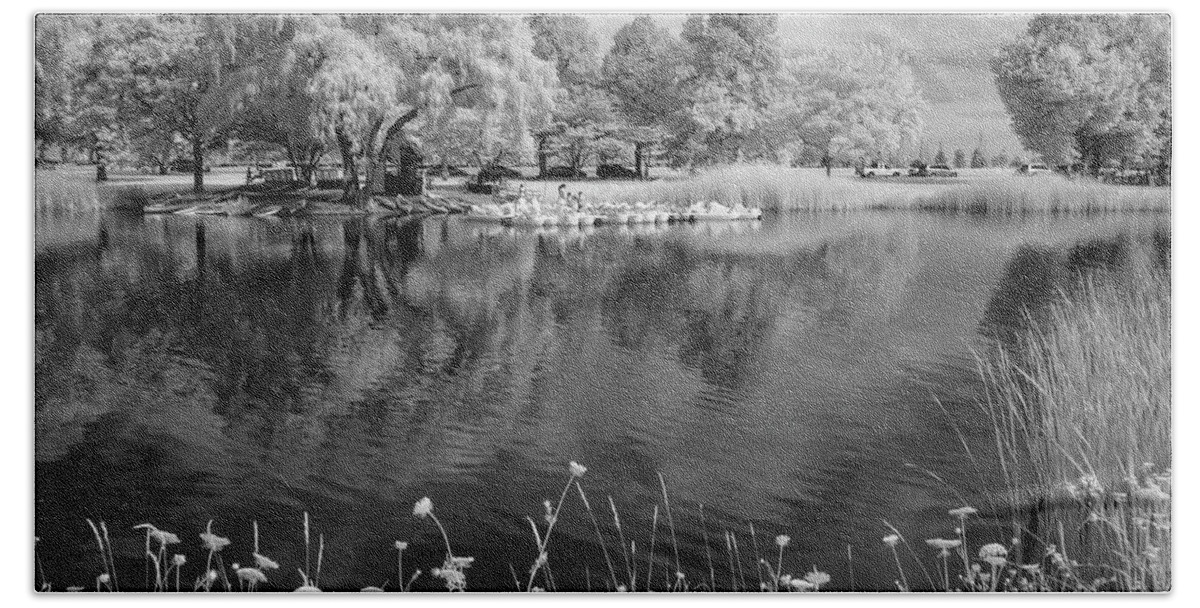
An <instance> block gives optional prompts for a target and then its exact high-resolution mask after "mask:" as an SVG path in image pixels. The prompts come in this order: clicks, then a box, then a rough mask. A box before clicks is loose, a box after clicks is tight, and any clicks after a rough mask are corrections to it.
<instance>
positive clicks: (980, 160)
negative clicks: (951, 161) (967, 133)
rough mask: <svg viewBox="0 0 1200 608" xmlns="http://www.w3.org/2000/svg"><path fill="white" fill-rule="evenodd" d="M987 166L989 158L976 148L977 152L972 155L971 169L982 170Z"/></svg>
mask: <svg viewBox="0 0 1200 608" xmlns="http://www.w3.org/2000/svg"><path fill="white" fill-rule="evenodd" d="M987 166H988V161H987V157H986V156H984V155H983V150H980V149H979V148H975V151H974V152H972V153H971V168H972V169H982V168H984V167H987Z"/></svg>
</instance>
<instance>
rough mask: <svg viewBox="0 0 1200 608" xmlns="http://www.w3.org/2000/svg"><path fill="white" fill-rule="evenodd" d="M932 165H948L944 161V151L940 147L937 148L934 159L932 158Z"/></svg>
mask: <svg viewBox="0 0 1200 608" xmlns="http://www.w3.org/2000/svg"><path fill="white" fill-rule="evenodd" d="M933 164H935V165H948V164H950V162H949V161H948V160H947V159H946V149H945V148H943V147H941V146H940V145H939V146H938V151H937V154H936V155H934V157H933Z"/></svg>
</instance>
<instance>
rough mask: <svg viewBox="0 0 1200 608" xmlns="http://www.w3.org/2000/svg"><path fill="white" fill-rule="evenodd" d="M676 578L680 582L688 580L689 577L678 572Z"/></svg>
mask: <svg viewBox="0 0 1200 608" xmlns="http://www.w3.org/2000/svg"><path fill="white" fill-rule="evenodd" d="M675 578H677V579H679V580H683V579H685V578H687V576H686V575H684V573H682V572H676V573H675Z"/></svg>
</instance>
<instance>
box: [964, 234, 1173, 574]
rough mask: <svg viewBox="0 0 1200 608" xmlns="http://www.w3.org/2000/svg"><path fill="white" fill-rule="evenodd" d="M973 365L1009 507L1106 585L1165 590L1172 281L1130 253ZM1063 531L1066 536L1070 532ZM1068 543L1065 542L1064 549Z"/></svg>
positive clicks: (1027, 527)
mask: <svg viewBox="0 0 1200 608" xmlns="http://www.w3.org/2000/svg"><path fill="white" fill-rule="evenodd" d="M1132 257H1133V259H1132V260H1130V261H1129V262H1127V264H1126V267H1125V268H1123V269H1119V270H1104V271H1097V272H1093V273H1091V274H1088V275H1085V276H1081V277H1080V278H1079V284H1078V286H1077V287H1076V288H1075V289H1074V290H1072V291H1069V292H1063V293H1062V294H1061V295H1060V297H1059V299H1058V301H1057V302H1056V303H1054V304H1053V305H1052V306H1050V309H1049V311H1048V312H1047V314H1046V315H1045V317H1043V318H1041V319H1039V320H1036V321H1035V320H1033V319H1032V318H1031V319H1030V320H1029V321H1028V323H1027V326H1028V329H1027V331H1026V332H1025V334H1024V335H1023V336H1022V337H1021V339H1020V340H1019V343H1018V344H1017V345H1016V346H1015V347H1014V346H1009V347H1007V348H1006V347H1003V346H1000V345H997V347H996V348H995V350H994V353H993V355H992V356H990V357H987V358H984V357H980V359H979V372H980V374H981V376H982V378H983V379H984V383H985V386H986V387H987V391H986V400H985V403H984V406H985V408H984V411H985V413H986V414H987V416H989V418H990V420H991V422H992V426H993V428H994V434H995V439H996V441H995V446H996V455H997V460H998V462H999V463H1000V467H1001V468H1002V470H1003V473H1004V476H1005V478H1006V480H1007V486H1008V488H1007V489H1006V493H1005V494H1006V496H1005V497H1006V499H1007V500H1008V502H1009V503H1010V504H1011V505H1012V506H1013V508H1014V511H1015V512H1025V513H1027V515H1026V516H1025V518H1024V519H1025V521H1024V523H1023V524H1022V527H1023V529H1024V531H1025V533H1027V534H1029V533H1032V534H1033V535H1035V536H1041V537H1043V538H1042V539H1041V540H1042V543H1043V544H1053V545H1057V546H1058V547H1060V548H1063V550H1065V546H1066V545H1067V544H1071V545H1073V547H1074V552H1075V553H1076V554H1077V559H1081V560H1083V561H1084V562H1085V563H1086V564H1087V566H1088V568H1085V571H1086V572H1088V573H1090V575H1091V576H1094V577H1095V578H1096V579H1102V580H1103V581H1104V585H1105V586H1106V588H1114V589H1120V590H1164V589H1169V588H1170V584H1171V576H1170V562H1171V560H1170V550H1171V543H1170V529H1171V523H1170V522H1171V508H1170V505H1171V501H1170V488H1171V477H1170V466H1171V285H1170V275H1169V270H1168V269H1166V268H1163V267H1162V266H1161V265H1159V264H1156V263H1155V262H1153V261H1152V260H1151V255H1150V254H1149V253H1148V252H1147V251H1144V250H1140V249H1135V250H1134V255H1133V256H1132ZM1064 529H1065V530H1066V531H1068V532H1069V534H1065V533H1064V532H1063V530H1064ZM1068 539H1070V542H1069V543H1068Z"/></svg>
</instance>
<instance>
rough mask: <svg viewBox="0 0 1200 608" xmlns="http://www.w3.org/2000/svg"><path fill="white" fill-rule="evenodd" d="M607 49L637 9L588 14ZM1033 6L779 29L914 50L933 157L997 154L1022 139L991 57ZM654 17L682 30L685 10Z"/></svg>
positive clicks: (788, 20)
mask: <svg viewBox="0 0 1200 608" xmlns="http://www.w3.org/2000/svg"><path fill="white" fill-rule="evenodd" d="M585 16H586V17H588V18H589V20H591V22H592V28H593V31H594V32H595V33H596V36H597V38H598V39H599V40H600V41H601V45H602V46H603V47H604V51H605V52H607V50H608V46H609V44H611V41H612V38H613V35H614V34H615V33H616V31H617V29H619V28H620V27H621V26H622V25H624V24H625V23H628V22H630V21H632V20H633V19H634V17H635V16H636V15H633V14H629V13H616V14H612V13H610V14H592V15H585ZM1030 16H1031V15H1030V14H1027V13H1005V14H984V13H960V14H952V13H938V14H919V13H895V14H864V13H857V14H836V13H835V14H830V13H823V14H817V13H808V14H805V13H791V14H782V15H781V16H780V20H779V33H780V37H781V38H782V39H783V41H784V45H786V46H790V47H794V48H804V47H813V48H833V49H839V48H845V49H852V48H855V47H861V46H865V45H869V44H875V45H878V46H881V47H883V48H889V49H895V50H896V51H897V52H906V53H907V54H908V55H909V56H911V57H913V58H914V61H913V63H912V67H913V73H914V76H915V77H916V79H917V83H918V86H920V88H921V91H922V95H923V96H924V98H925V101H926V110H925V113H924V116H923V118H924V121H923V122H924V137H923V145H924V147H925V149H926V150H927V152H928V156H930V157H932V156H933V154H934V153H936V151H937V149H938V147H939V146H942V147H944V148H945V149H946V153H947V155H950V154H952V153H953V151H954V150H955V149H956V148H962V149H963V150H965V151H966V152H967V154H968V155H970V153H971V151H972V150H974V149H975V146H977V145H979V143H980V142H981V141H982V144H983V148H984V150H985V152H986V153H987V155H988V156H989V157H990V156H992V155H995V154H996V153H999V152H1001V151H1003V152H1007V153H1008V154H1009V155H1013V154H1015V153H1019V152H1020V151H1021V145H1020V144H1019V143H1018V142H1017V138H1016V135H1015V134H1014V133H1013V130H1012V127H1011V125H1010V121H1009V117H1008V113H1007V111H1005V109H1004V106H1003V104H1002V103H1001V101H1000V96H999V94H998V93H997V92H996V85H995V81H994V80H993V78H992V73H991V70H990V68H989V63H988V62H989V60H990V58H991V57H992V56H993V55H994V54H995V53H996V51H998V50H999V49H1000V47H1001V46H1003V45H1004V44H1006V43H1008V42H1010V41H1011V40H1013V39H1015V38H1016V37H1017V36H1018V35H1019V34H1020V33H1021V32H1022V31H1024V29H1025V25H1026V23H1028V21H1029V18H1030ZM653 18H654V20H655V21H657V22H658V23H659V24H660V25H662V26H664V27H666V28H667V29H668V30H670V31H671V32H673V33H674V34H676V35H678V34H679V32H680V31H681V29H682V27H683V22H684V20H685V19H687V14H684V13H660V14H654V15H653Z"/></svg>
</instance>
